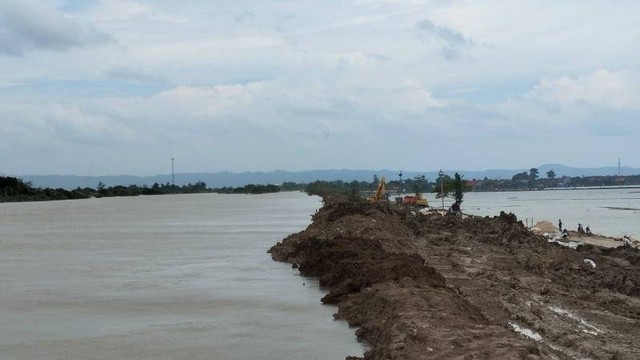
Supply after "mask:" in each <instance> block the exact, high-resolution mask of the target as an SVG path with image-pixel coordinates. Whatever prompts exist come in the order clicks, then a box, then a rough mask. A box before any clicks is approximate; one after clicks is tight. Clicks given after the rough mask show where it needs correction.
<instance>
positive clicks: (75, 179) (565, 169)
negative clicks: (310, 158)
mask: <svg viewBox="0 0 640 360" xmlns="http://www.w3.org/2000/svg"><path fill="white" fill-rule="evenodd" d="M537 169H538V171H539V174H540V177H546V172H547V171H549V170H553V171H554V172H555V173H556V177H561V176H571V177H573V176H598V175H617V174H618V168H617V167H601V168H575V167H569V166H565V165H560V164H545V165H541V166H539V167H537ZM620 170H621V171H620V173H621V174H622V175H640V168H631V167H622V168H621V169H620ZM523 171H526V172H529V169H510V170H509V169H490V170H484V171H469V170H445V173H446V174H448V175H450V176H453V174H454V173H455V172H459V173H460V174H462V175H464V178H465V179H484V178H485V177H487V178H490V179H511V177H512V176H513V175H515V174H517V173H520V172H523ZM398 173H399V171H397V170H348V169H342V170H308V171H282V170H277V171H270V172H242V173H233V172H228V171H223V172H217V173H179V174H176V176H175V178H176V185H185V184H188V183H192V184H193V183H196V182H198V181H203V182H205V183H206V184H207V186H208V187H212V188H215V187H223V186H234V187H235V186H244V185H247V184H281V183H283V182H287V181H288V182H296V183H308V182H312V181H315V180H327V181H332V180H343V181H353V180H357V181H372V180H373V176H374V175H377V176H379V177H382V176H385V177H386V178H387V180H397V179H398ZM420 175H424V176H426V177H427V179H428V180H431V181H433V180H435V179H436V178H437V177H438V172H437V171H402V178H403V179H409V178H413V177H415V176H420ZM19 177H20V178H22V179H23V180H25V181H30V182H31V183H32V184H33V185H34V186H37V187H50V188H63V189H75V188H77V187H81V188H84V187H91V188H96V187H97V186H98V183H99V182H102V183H104V184H105V185H106V186H117V185H124V186H127V185H139V186H143V185H148V186H151V185H153V184H154V183H158V184H165V183H168V182H169V183H170V182H171V174H164V175H155V176H143V177H141V176H132V175H117V176H75V175H25V176H19Z"/></svg>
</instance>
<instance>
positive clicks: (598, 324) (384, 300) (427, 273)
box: [270, 203, 640, 359]
mask: <svg viewBox="0 0 640 360" xmlns="http://www.w3.org/2000/svg"><path fill="white" fill-rule="evenodd" d="M270 252H271V254H272V257H273V258H274V259H275V260H278V261H286V262H289V263H292V264H293V266H294V267H297V268H299V270H300V272H301V273H302V274H303V275H306V276H312V277H317V278H319V279H320V284H321V286H323V287H325V289H326V290H327V291H328V294H327V295H326V296H325V297H324V298H323V299H322V301H323V302H325V303H331V304H336V305H338V313H337V314H336V315H335V317H336V318H341V319H345V320H347V321H348V322H349V324H350V325H351V326H354V327H357V331H356V334H357V336H358V338H359V339H360V340H361V341H364V342H365V343H366V344H367V345H368V346H369V347H370V350H369V351H368V352H367V353H366V354H365V356H364V358H365V359H425V358H429V359H554V358H555V359H576V358H592V359H637V358H640V344H639V343H638V342H637V339H638V338H639V336H640V329H639V328H638V326H637V325H638V320H640V299H639V295H640V287H639V284H640V271H638V270H640V253H639V252H638V251H637V250H629V249H623V248H604V247H599V246H593V245H583V246H579V247H578V248H577V250H573V249H570V248H567V247H563V246H560V245H558V244H556V243H550V242H549V241H548V239H547V238H545V237H543V236H541V235H537V234H535V233H534V232H532V231H530V230H529V229H527V228H526V227H525V226H524V225H522V223H520V222H519V221H517V219H516V218H515V216H513V215H507V214H504V213H503V214H501V216H499V217H493V218H489V217H485V218H475V217H474V218H471V217H470V218H466V219H463V218H460V217H455V216H445V217H442V216H440V215H431V216H421V215H415V214H414V213H412V212H410V211H403V210H400V209H396V208H393V207H390V206H388V205H370V204H359V203H358V204H350V203H330V204H327V205H325V206H324V207H323V208H322V209H321V210H320V211H319V212H318V213H317V214H316V215H315V216H314V217H313V223H312V224H311V225H310V226H309V227H308V228H307V229H306V230H305V231H303V232H300V233H298V234H294V235H291V236H289V237H287V238H286V239H285V240H283V241H282V242H280V243H278V244H277V245H276V246H274V247H273V248H272V249H271V250H270Z"/></svg>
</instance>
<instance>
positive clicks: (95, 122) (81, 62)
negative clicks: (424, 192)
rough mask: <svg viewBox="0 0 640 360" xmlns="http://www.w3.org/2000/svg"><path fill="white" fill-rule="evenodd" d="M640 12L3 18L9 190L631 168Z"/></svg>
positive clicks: (530, 8) (516, 0)
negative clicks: (26, 183)
mask: <svg viewBox="0 0 640 360" xmlns="http://www.w3.org/2000/svg"><path fill="white" fill-rule="evenodd" d="M639 14H640V2H639V1H636V0H619V1H616V2H610V1H608V0H589V1H584V0H565V1H555V0H553V1H552V0H509V1H505V0H482V1H472V0H460V1H447V0H323V1H317V0H316V1H309V0H243V1H237V0H235V1H227V0H216V1H205V0H181V1H174V0H148V1H143V0H138V1H135V0H86V1H85V0H67V1H65V0H15V1H14V0H1V1H0V69H2V70H1V71H0V151H1V152H2V156H0V174H12V175H33V174H46V175H50V174H75V175H117V174H131V175H154V174H166V173H169V172H170V171H171V158H175V169H176V171H177V172H218V171H225V170H228V171H236V172H242V171H271V170H277V169H279V170H291V171H301V170H311V169H344V168H346V169H399V170H416V171H431V170H437V169H465V170H483V169H499V168H507V169H511V168H529V167H535V166H539V165H541V164H546V163H561V164H565V165H569V166H577V167H599V166H616V164H617V159H618V158H621V162H622V165H623V166H633V167H640V157H639V156H637V155H639V154H640V141H638V140H639V139H640V46H638V44H639V43H640V22H638V15H639Z"/></svg>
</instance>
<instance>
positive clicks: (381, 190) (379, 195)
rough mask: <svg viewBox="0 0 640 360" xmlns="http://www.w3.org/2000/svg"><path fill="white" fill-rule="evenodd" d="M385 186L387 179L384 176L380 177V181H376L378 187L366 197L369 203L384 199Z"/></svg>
mask: <svg viewBox="0 0 640 360" xmlns="http://www.w3.org/2000/svg"><path fill="white" fill-rule="evenodd" d="M386 187H387V181H386V179H385V178H384V176H383V177H382V178H380V182H378V188H377V189H376V192H375V194H373V196H372V197H370V198H367V201H368V202H370V203H377V202H379V201H380V200H386V199H387V197H386V194H385V190H386Z"/></svg>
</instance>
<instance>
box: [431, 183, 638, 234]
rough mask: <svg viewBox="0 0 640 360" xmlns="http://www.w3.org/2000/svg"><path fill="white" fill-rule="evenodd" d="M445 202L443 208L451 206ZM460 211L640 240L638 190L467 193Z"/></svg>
mask: <svg viewBox="0 0 640 360" xmlns="http://www.w3.org/2000/svg"><path fill="white" fill-rule="evenodd" d="M427 199H428V200H429V205H430V206H433V207H437V208H439V207H441V206H442V203H441V200H440V199H435V197H434V195H433V194H429V195H428V196H427ZM451 201H452V200H451V199H445V207H448V206H449V205H450V204H451ZM462 210H463V211H464V212H465V213H470V214H474V215H481V216H487V215H488V216H495V215H498V214H500V211H505V212H507V213H509V212H512V213H514V214H515V215H516V216H517V217H518V219H520V220H522V222H523V223H525V224H529V225H530V224H531V223H532V222H533V223H534V224H535V223H537V222H538V221H541V220H547V221H550V222H551V223H552V224H554V225H555V226H557V225H558V220H560V219H561V220H562V223H563V226H564V227H566V228H568V229H571V230H577V227H578V223H581V224H582V226H583V227H586V226H589V227H590V228H591V231H593V232H594V233H598V234H602V235H608V236H615V237H622V236H623V235H630V236H631V237H632V238H633V239H639V240H640V189H638V188H618V189H588V190H584V189H580V190H544V191H504V192H470V193H465V194H464V202H463V204H462Z"/></svg>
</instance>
